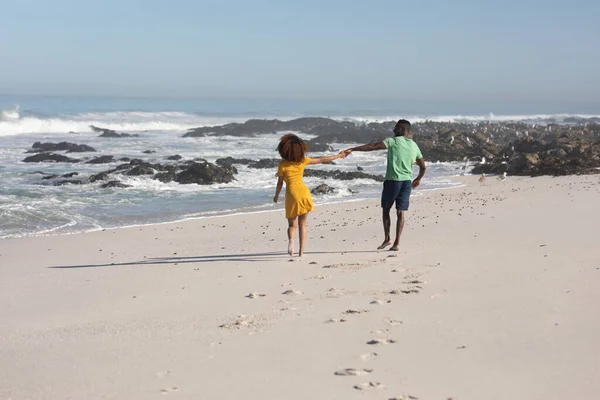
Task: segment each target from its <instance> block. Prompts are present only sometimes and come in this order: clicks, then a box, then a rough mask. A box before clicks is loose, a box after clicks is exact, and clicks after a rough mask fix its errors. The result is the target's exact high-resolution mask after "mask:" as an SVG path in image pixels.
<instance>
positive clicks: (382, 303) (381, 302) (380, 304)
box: [370, 299, 392, 306]
mask: <svg viewBox="0 0 600 400" xmlns="http://www.w3.org/2000/svg"><path fill="white" fill-rule="evenodd" d="M391 302H392V301H391V300H386V301H383V300H379V299H377V300H373V301H372V302H371V303H370V304H373V305H378V306H382V305H384V304H389V303H391Z"/></svg>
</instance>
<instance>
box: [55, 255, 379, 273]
mask: <svg viewBox="0 0 600 400" xmlns="http://www.w3.org/2000/svg"><path fill="white" fill-rule="evenodd" d="M372 252H373V251H315V252H306V255H311V254H347V253H372ZM293 258H294V259H297V257H293ZM290 259H292V257H290V256H289V255H288V254H287V253H285V252H272V253H241V254H218V255H207V256H193V257H157V258H148V259H144V260H141V261H131V262H125V263H109V264H86V265H57V266H51V267H48V268H60V269H69V268H99V267H120V266H131V265H168V264H199V263H206V262H223V261H225V262H240V261H243V262H257V261H260V262H265V261H287V260H290Z"/></svg>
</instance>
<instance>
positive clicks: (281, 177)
mask: <svg viewBox="0 0 600 400" xmlns="http://www.w3.org/2000/svg"><path fill="white" fill-rule="evenodd" d="M282 187H283V176H280V177H279V179H277V189H275V197H273V203H277V200H279V193H280V192H281V188H282Z"/></svg>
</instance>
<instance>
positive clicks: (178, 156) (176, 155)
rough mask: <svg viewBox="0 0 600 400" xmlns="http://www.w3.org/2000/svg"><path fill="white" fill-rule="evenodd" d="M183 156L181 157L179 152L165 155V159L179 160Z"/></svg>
mask: <svg viewBox="0 0 600 400" xmlns="http://www.w3.org/2000/svg"><path fill="white" fill-rule="evenodd" d="M182 158H183V157H181V156H180V155H179V154H175V155H174V156H169V157H167V160H170V161H179V160H181V159H182Z"/></svg>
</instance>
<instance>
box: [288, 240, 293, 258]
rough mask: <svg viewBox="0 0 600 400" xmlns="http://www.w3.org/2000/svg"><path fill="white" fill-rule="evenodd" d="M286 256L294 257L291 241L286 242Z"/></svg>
mask: <svg viewBox="0 0 600 400" xmlns="http://www.w3.org/2000/svg"><path fill="white" fill-rule="evenodd" d="M288 254H289V255H290V256H293V255H294V242H292V241H291V240H290V241H289V242H288Z"/></svg>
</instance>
